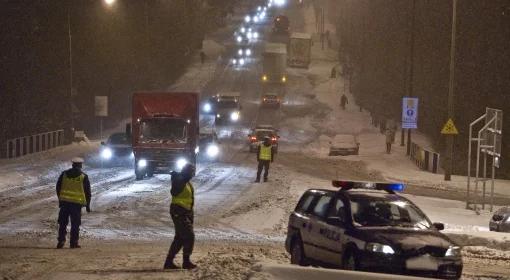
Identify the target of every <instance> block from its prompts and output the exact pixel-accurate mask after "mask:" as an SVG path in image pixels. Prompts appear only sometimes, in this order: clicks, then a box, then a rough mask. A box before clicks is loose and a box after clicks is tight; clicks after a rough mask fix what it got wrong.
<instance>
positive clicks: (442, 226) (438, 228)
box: [432, 223, 444, 230]
mask: <svg viewBox="0 0 510 280" xmlns="http://www.w3.org/2000/svg"><path fill="white" fill-rule="evenodd" d="M432 226H433V227H435V228H436V229H437V230H444V224H443V223H433V224H432Z"/></svg>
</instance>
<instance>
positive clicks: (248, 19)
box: [244, 15, 251, 23]
mask: <svg viewBox="0 0 510 280" xmlns="http://www.w3.org/2000/svg"><path fill="white" fill-rule="evenodd" d="M244 21H245V22H246V23H249V22H250V21H251V17H250V16H249V15H247V16H245V17H244Z"/></svg>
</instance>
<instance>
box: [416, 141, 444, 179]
mask: <svg viewBox="0 0 510 280" xmlns="http://www.w3.org/2000/svg"><path fill="white" fill-rule="evenodd" d="M410 157H411V160H412V161H413V162H414V163H415V164H416V166H418V167H419V168H420V169H421V170H425V171H429V172H432V173H438V172H439V153H436V152H434V151H431V150H428V149H426V148H423V147H421V146H420V145H418V144H416V143H414V142H411V155H410Z"/></svg>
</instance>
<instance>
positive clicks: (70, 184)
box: [59, 173, 87, 205]
mask: <svg viewBox="0 0 510 280" xmlns="http://www.w3.org/2000/svg"><path fill="white" fill-rule="evenodd" d="M84 180H85V175H84V174H81V175H80V176H78V177H75V178H69V177H67V175H66V174H65V173H64V175H63V176H62V188H61V189H60V195H59V200H60V201H67V202H72V203H76V204H81V205H87V199H86V197H85V190H84V189H83V182H84Z"/></svg>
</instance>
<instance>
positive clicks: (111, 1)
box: [67, 0, 117, 139]
mask: <svg viewBox="0 0 510 280" xmlns="http://www.w3.org/2000/svg"><path fill="white" fill-rule="evenodd" d="M116 1H117V0H103V3H105V4H106V6H108V7H111V6H113V5H114V4H115V2H116ZM72 5H73V0H70V1H69V5H68V8H67V36H68V42H69V107H70V110H71V132H72V134H73V135H72V136H71V137H72V139H74V131H75V127H74V107H75V105H74V103H73V96H74V93H73V87H74V85H73V36H72V28H71V9H72Z"/></svg>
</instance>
